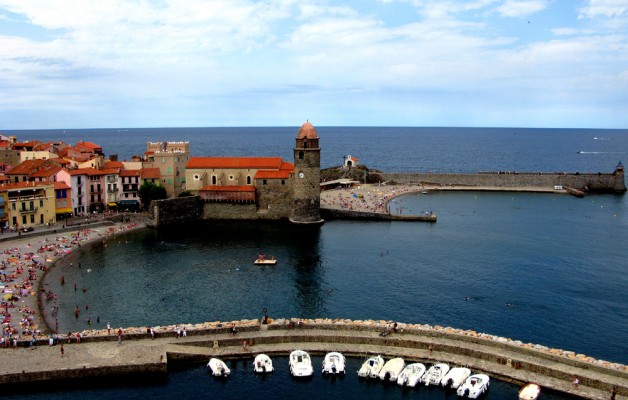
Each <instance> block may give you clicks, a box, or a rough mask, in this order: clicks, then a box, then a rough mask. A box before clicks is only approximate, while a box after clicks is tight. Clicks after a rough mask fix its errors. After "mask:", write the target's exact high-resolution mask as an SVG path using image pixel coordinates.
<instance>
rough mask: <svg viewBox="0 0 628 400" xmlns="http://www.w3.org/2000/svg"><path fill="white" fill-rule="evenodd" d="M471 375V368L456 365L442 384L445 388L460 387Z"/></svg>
mask: <svg viewBox="0 0 628 400" xmlns="http://www.w3.org/2000/svg"><path fill="white" fill-rule="evenodd" d="M470 375H471V370H470V369H469V368H464V367H454V368H452V369H450V370H449V372H447V375H445V376H444V377H443V379H442V380H441V381H440V384H441V386H442V387H444V388H452V389H458V387H459V386H460V385H462V384H463V383H464V381H465V380H467V378H468V377H469V376H470Z"/></svg>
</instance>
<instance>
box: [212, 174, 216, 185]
mask: <svg viewBox="0 0 628 400" xmlns="http://www.w3.org/2000/svg"><path fill="white" fill-rule="evenodd" d="M215 184H216V175H212V185H215Z"/></svg>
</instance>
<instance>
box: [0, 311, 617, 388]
mask: <svg viewBox="0 0 628 400" xmlns="http://www.w3.org/2000/svg"><path fill="white" fill-rule="evenodd" d="M310 323H311V322H310ZM357 325H360V323H359V322H358V323H357ZM228 326H230V324H224V327H223V328H220V329H217V330H216V331H213V332H212V331H211V330H209V331H207V330H206V331H203V332H193V331H190V335H188V336H187V337H176V336H175V335H174V333H173V331H172V330H170V329H168V330H161V329H158V330H157V332H158V337H157V338H156V339H150V337H149V336H148V335H147V334H146V333H145V332H144V333H143V334H142V335H139V336H143V338H140V337H139V336H138V335H135V337H133V340H127V339H131V338H130V337H127V339H125V340H122V341H121V342H118V341H117V339H116V336H115V333H114V334H112V335H111V336H105V337H100V338H99V339H98V340H96V339H95V340H93V341H89V342H83V343H76V342H75V341H72V342H71V343H67V342H64V344H63V354H62V352H61V345H60V344H57V345H54V346H47V345H41V346H36V347H35V348H18V349H6V350H0V355H1V356H2V357H6V355H7V354H11V359H12V360H13V362H3V363H0V383H7V382H16V381H17V382H20V381H22V382H26V381H29V380H49V379H62V378H73V377H87V376H99V375H103V374H108V375H122V374H128V373H131V372H136V373H139V372H145V371H147V370H151V371H154V372H159V371H161V372H163V373H166V371H167V365H168V363H170V362H188V363H189V362H192V363H203V364H204V363H207V361H208V360H209V358H210V357H212V356H218V357H222V358H224V359H229V358H250V359H251V361H252V358H253V357H254V356H255V355H256V354H259V353H266V354H269V355H271V356H278V355H281V356H285V355H287V354H289V352H291V351H292V350H294V349H297V348H299V349H303V350H306V351H309V352H311V353H313V354H324V353H326V352H328V351H340V352H342V353H344V354H345V355H348V356H357V357H367V356H368V355H370V354H381V355H383V356H384V357H386V358H391V357H403V358H404V359H405V360H406V361H407V362H409V361H419V362H425V363H434V362H446V363H448V364H450V365H452V366H453V365H465V366H468V367H469V368H471V369H472V371H474V372H480V371H482V372H486V373H488V374H489V375H491V376H492V377H494V378H499V379H504V380H507V381H511V382H515V383H518V384H521V383H524V382H528V381H534V382H538V383H539V384H541V385H542V386H543V387H544V388H551V389H554V390H558V391H561V392H564V393H569V394H573V395H577V396H580V397H584V398H589V399H596V400H597V399H599V400H604V399H608V398H609V395H610V390H609V388H610V387H611V386H612V385H615V386H617V388H618V390H617V392H618V394H617V397H616V399H618V400H625V399H626V398H628V397H626V394H627V393H628V373H626V372H622V371H616V370H612V371H611V370H609V373H605V370H604V369H600V368H591V367H590V365H587V364H582V363H571V362H570V361H569V360H562V361H561V359H555V358H547V357H545V356H544V354H543V353H542V352H539V353H536V352H524V353H521V352H519V351H517V348H515V347H513V348H510V347H507V348H503V347H502V346H501V345H499V344H497V343H494V342H493V341H490V340H486V341H480V342H475V341H474V340H469V339H468V338H461V337H460V336H457V335H439V336H433V335H432V333H431V332H430V331H429V330H427V331H419V332H409V331H408V332H405V333H393V334H391V335H389V336H387V337H382V336H381V335H380V331H379V329H377V327H375V326H372V327H371V329H364V326H362V328H360V329H358V330H355V329H354V325H353V324H352V323H350V322H345V323H344V325H341V326H331V327H330V326H326V327H325V328H323V329H320V328H317V326H315V325H309V326H308V327H307V328H294V329H287V328H286V326H287V325H285V324H284V323H283V322H281V321H279V322H278V324H277V325H274V326H271V328H272V329H270V330H268V329H267V328H268V327H267V326H259V324H257V323H256V322H253V323H252V324H251V323H248V324H246V323H245V324H244V325H243V326H240V325H239V327H240V328H242V330H241V331H239V332H238V333H237V334H230V333H228V328H227V327H228ZM321 327H322V326H321ZM245 329H250V330H248V331H246V330H245ZM243 342H246V343H247V346H246V347H243V345H242V343H243ZM506 358H508V359H512V360H517V361H518V362H520V363H521V364H522V367H521V368H515V366H514V363H508V362H506V361H503V360H505V359H506ZM5 361H6V359H5ZM539 371H540V372H539ZM611 372H612V373H611ZM349 373H354V371H351V372H349ZM572 376H577V377H578V378H579V379H580V382H581V383H580V385H579V386H577V387H575V386H573V385H572V382H571V377H572Z"/></svg>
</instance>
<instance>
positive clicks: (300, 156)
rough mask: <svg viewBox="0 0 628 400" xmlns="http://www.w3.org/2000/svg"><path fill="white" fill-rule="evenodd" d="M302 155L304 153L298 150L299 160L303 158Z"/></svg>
mask: <svg viewBox="0 0 628 400" xmlns="http://www.w3.org/2000/svg"><path fill="white" fill-rule="evenodd" d="M303 155H304V154H303V152H302V151H300V152H299V160H303Z"/></svg>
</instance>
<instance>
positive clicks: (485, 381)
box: [457, 374, 489, 399]
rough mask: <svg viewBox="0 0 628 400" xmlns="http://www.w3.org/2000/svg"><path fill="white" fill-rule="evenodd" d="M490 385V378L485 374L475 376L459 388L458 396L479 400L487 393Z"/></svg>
mask: <svg viewBox="0 0 628 400" xmlns="http://www.w3.org/2000/svg"><path fill="white" fill-rule="evenodd" d="M488 385H489V377H488V376H487V375H484V374H474V375H471V376H470V377H468V378H467V380H466V381H464V383H463V384H462V385H460V386H459V387H458V390H457V393H458V396H462V397H468V398H470V399H477V398H478V397H479V396H480V395H481V394H482V393H484V392H486V390H487V389H488Z"/></svg>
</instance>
